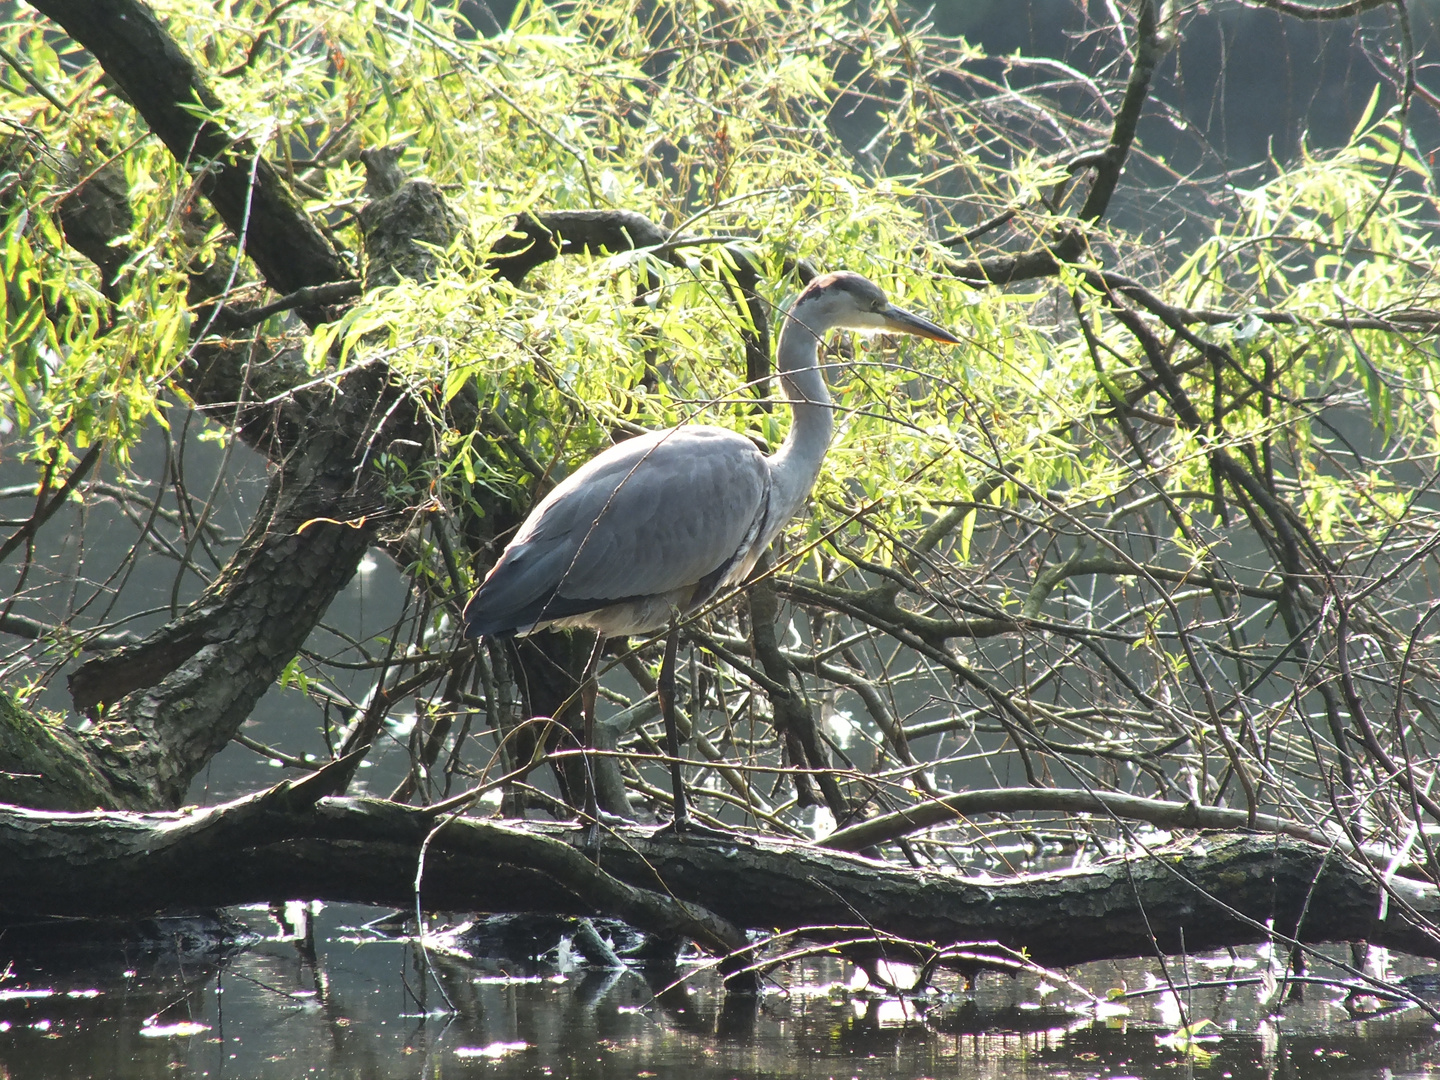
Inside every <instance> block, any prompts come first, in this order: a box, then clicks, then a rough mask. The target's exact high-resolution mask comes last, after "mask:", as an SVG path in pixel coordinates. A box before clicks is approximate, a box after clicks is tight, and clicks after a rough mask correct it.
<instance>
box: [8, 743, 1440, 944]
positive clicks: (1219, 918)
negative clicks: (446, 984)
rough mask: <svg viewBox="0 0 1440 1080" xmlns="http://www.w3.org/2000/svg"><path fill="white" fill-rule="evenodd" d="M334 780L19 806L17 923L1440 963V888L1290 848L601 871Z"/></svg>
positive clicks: (567, 840)
mask: <svg viewBox="0 0 1440 1080" xmlns="http://www.w3.org/2000/svg"><path fill="white" fill-rule="evenodd" d="M332 768H333V767H332ZM326 777H327V772H326V771H322V772H321V773H318V774H316V775H315V776H312V777H310V778H308V779H307V780H303V781H299V782H297V783H290V784H282V785H280V786H279V787H277V788H274V789H272V790H270V791H268V792H265V793H262V794H260V795H256V796H250V797H248V798H246V799H241V800H238V801H237V802H233V803H228V804H226V805H224V806H219V807H212V808H209V809H198V810H192V811H185V812H180V813H167V814H111V813H99V812H97V813H90V814H56V813H46V812H42V811H37V810H24V809H19V808H13V807H0V912H3V913H4V915H5V916H6V917H10V918H15V917H21V916H24V915H28V914H34V913H47V914H61V915H75V916H105V917H115V916H136V917H138V916H148V915H152V914H155V913H157V912H173V911H176V910H181V909H185V908H191V907H199V906H217V905H218V906H223V905H231V904H241V903H251V902H257V901H273V900H282V899H325V900H331V901H349V902H359V903H372V904H386V905H394V906H398V907H407V908H408V907H410V906H412V905H413V904H414V902H415V893H414V889H415V882H416V880H417V877H418V879H419V880H420V882H421V884H420V893H421V900H422V903H423V905H424V907H425V908H427V909H428V910H432V911H435V910H440V911H461V910H463V911H489V912H538V913H554V914H565V915H605V916H610V917H615V918H620V919H624V920H625V921H627V922H630V923H631V924H632V925H634V926H636V927H637V928H639V929H642V930H647V931H651V932H654V933H659V934H671V935H673V934H676V933H680V934H683V935H685V936H687V937H690V938H692V939H694V940H696V941H697V942H698V943H699V944H701V945H702V946H703V947H704V948H706V949H707V950H708V951H710V952H712V953H728V952H734V951H735V950H737V949H743V948H744V946H745V940H744V938H743V937H742V936H741V935H740V933H739V931H740V930H752V931H766V932H768V931H781V932H798V933H800V934H801V935H802V936H804V937H807V938H809V939H811V940H817V941H822V942H826V941H829V942H835V941H841V940H843V941H847V942H855V941H857V940H858V939H870V940H871V941H872V942H873V943H874V945H875V946H876V947H877V948H878V946H879V944H880V943H881V939H891V940H888V941H887V942H886V945H885V947H886V949H887V950H888V951H889V954H890V955H892V956H894V955H895V954H896V950H897V949H899V950H900V952H901V953H907V952H908V953H912V954H913V955H915V956H916V958H920V957H922V956H923V954H924V951H925V949H926V948H944V947H946V946H950V945H955V944H958V943H963V942H989V941H993V942H998V943H999V944H1001V945H1003V946H1006V947H1008V948H1011V949H1024V950H1025V951H1026V953H1027V955H1028V956H1029V957H1030V958H1031V959H1032V960H1034V961H1036V962H1037V963H1040V964H1044V965H1047V966H1068V965H1071V964H1078V963H1084V962H1088V961H1094V960H1102V959H1113V958H1118V957H1126V956H1146V955H1155V954H1156V953H1176V952H1180V951H1191V952H1203V951H1207V950H1212V949H1218V948H1223V947H1227V946H1237V945H1245V944H1254V943H1257V942H1261V941H1265V940H1269V939H1271V930H1270V929H1269V928H1270V927H1273V931H1274V933H1275V934H1278V935H1279V938H1280V941H1281V943H1282V944H1284V943H1286V941H1287V939H1292V938H1293V939H1298V940H1300V941H1303V942H1309V943H1321V942H1333V941H1356V940H1365V941H1369V942H1372V943H1374V944H1378V945H1383V946H1385V947H1387V948H1393V949H1400V950H1404V951H1407V952H1410V953H1415V954H1418V955H1423V956H1440V941H1437V940H1436V938H1435V936H1434V935H1433V934H1432V933H1431V932H1430V931H1429V930H1428V929H1427V928H1426V926H1425V925H1424V924H1425V920H1427V919H1429V920H1434V919H1436V918H1440V890H1437V889H1436V888H1435V887H1434V886H1432V885H1428V884H1422V883H1418V882H1413V881H1408V880H1403V879H1397V880H1395V881H1393V882H1391V883H1390V886H1389V889H1390V902H1389V905H1388V915H1387V917H1386V918H1384V919H1381V918H1378V916H1377V913H1378V912H1379V910H1380V900H1381V889H1380V887H1379V885H1378V884H1377V880H1376V877H1375V876H1374V875H1373V874H1372V873H1371V872H1370V871H1369V870H1368V869H1367V868H1365V867H1364V866H1362V865H1360V864H1358V863H1356V862H1354V861H1352V860H1350V859H1348V858H1347V857H1345V856H1343V855H1341V854H1339V853H1338V852H1335V851H1327V850H1326V849H1324V848H1321V847H1317V846H1315V845H1312V844H1306V843H1302V842H1299V841H1295V840H1291V839H1289V838H1284V837H1276V836H1258V835H1220V836H1204V837H1199V838H1191V839H1189V840H1187V841H1184V842H1183V843H1178V844H1176V845H1174V846H1172V847H1169V848H1167V849H1165V850H1163V851H1160V852H1156V853H1155V854H1154V855H1153V856H1152V857H1145V858H1135V859H1128V860H1121V861H1112V862H1108V863H1104V864H1101V865H1097V866H1091V867H1086V868H1084V869H1077V870H1065V871H1058V872H1050V873H1037V874H1030V875H1021V876H1018V877H1016V878H1014V879H1011V880H1007V881H995V880H993V879H989V878H986V879H984V880H976V879H967V878H965V877H961V876H957V875H954V874H949V873H939V872H935V871H929V870H911V869H906V868H898V867H895V866H892V865H889V864H886V863H881V862H876V861H873V860H870V859H865V858H861V857H859V856H856V855H849V854H843V853H839V852H830V851H822V850H819V849H817V848H814V847H812V846H810V845H806V844H802V843H795V842H790V841H782V840H778V839H774V838H768V837H767V838H760V837H752V836H740V835H736V836H735V837H733V838H729V839H723V840H718V839H709V838H697V837H692V836H681V837H677V836H675V835H673V834H670V833H668V832H665V831H661V832H655V831H652V830H646V829H641V828H625V829H623V830H619V831H618V832H612V833H610V834H609V835H607V837H606V839H605V841H604V844H603V848H602V850H601V852H600V854H599V857H598V859H596V861H594V862H592V861H591V860H590V858H589V857H588V855H587V854H586V853H585V852H584V851H583V850H582V848H583V843H584V841H583V839H582V837H581V834H580V833H578V832H576V831H573V830H567V829H566V828H564V827H563V826H548V827H547V826H540V825H535V824H533V823H527V824H523V825H517V824H509V823H507V824H501V823H498V822H494V821H484V820H478V819H475V818H461V817H455V816H452V815H453V810H442V809H438V808H430V809H417V808H413V807H406V806H401V805H398V804H396V803H390V802H383V801H379V800H373V799H354V798H332V797H328V792H329V790H330V781H328V780H327V779H326ZM427 841H428V843H427ZM422 846H423V847H424V855H423V870H422V872H420V873H419V874H418V875H417V867H418V866H420V860H421V858H422V855H421V851H422ZM896 939H899V941H898V943H897V940H896ZM905 943H909V944H908V945H907V944H905ZM860 948H861V950H862V951H864V948H865V946H864V944H863V943H862V945H861V946H860Z"/></svg>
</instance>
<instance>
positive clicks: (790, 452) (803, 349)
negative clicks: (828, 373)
mask: <svg viewBox="0 0 1440 1080" xmlns="http://www.w3.org/2000/svg"><path fill="white" fill-rule="evenodd" d="M826 329H827V328H826V327H812V326H809V325H807V324H806V323H804V322H802V321H800V319H799V318H797V317H796V315H795V312H794V311H793V310H792V311H791V313H790V317H789V318H787V319H786V320H785V324H784V326H783V327H782V328H781V330H780V343H779V345H777V346H776V349H775V361H776V364H775V366H776V367H777V368H779V372H780V385H781V386H782V387H783V388H784V390H785V396H786V398H787V399H788V400H789V401H790V408H791V410H792V411H793V413H794V421H793V422H792V423H791V425H790V434H789V435H787V436H785V441H784V442H783V443H781V445H780V449H779V450H777V451H776V452H775V456H774V457H773V458H771V462H772V464H773V466H774V468H773V470H772V477H773V479H774V483H775V488H774V490H773V491H772V492H771V500H772V502H771V505H772V506H773V507H774V509H775V511H776V513H775V516H774V517H773V518H772V520H778V522H779V523H780V524H781V525H783V524H784V523H785V522H786V521H789V520H790V518H791V517H792V516H793V515H794V513H795V511H797V510H799V509H800V505H801V503H803V502H804V501H805V497H806V496H807V495H809V494H810V489H811V488H812V487H813V486H814V484H815V477H817V476H818V475H819V474H820V463H821V462H822V461H824V460H825V451H826V450H827V449H828V448H829V446H830V434H831V432H832V431H833V430H834V429H835V418H834V413H833V411H832V409H831V404H830V391H829V390H828V389H827V388H826V386H825V376H824V375H822V374H821V373H820V368H819V353H820V349H819V346H820V342H821V339H822V337H823V336H824V333H825V330H826Z"/></svg>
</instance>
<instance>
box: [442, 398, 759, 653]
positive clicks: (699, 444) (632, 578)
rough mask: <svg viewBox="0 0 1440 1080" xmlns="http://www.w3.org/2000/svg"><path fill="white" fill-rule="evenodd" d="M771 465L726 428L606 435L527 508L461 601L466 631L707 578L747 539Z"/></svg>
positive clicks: (512, 624) (496, 627) (564, 612)
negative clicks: (609, 442) (607, 441)
mask: <svg viewBox="0 0 1440 1080" xmlns="http://www.w3.org/2000/svg"><path fill="white" fill-rule="evenodd" d="M769 468H770V466H769V463H768V462H767V461H766V459H765V457H764V455H762V454H761V453H760V451H759V450H758V449H756V448H755V446H754V445H753V444H751V443H750V441H749V440H748V439H745V438H744V437H743V436H740V435H737V434H735V433H734V432H732V431H726V430H725V429H723V428H713V427H705V426H699V425H696V426H690V427H683V428H675V429H671V430H668V431H660V432H655V433H653V434H649V435H642V436H639V437H637V438H634V439H630V440H628V441H626V442H623V443H621V444H620V445H618V446H615V447H612V448H611V449H609V450H607V451H605V453H603V454H601V455H600V456H599V457H596V458H594V459H593V460H592V461H590V462H589V463H588V464H586V465H585V466H584V467H583V468H581V469H579V470H577V471H576V472H575V473H573V474H571V475H570V476H569V477H568V478H566V480H565V481H564V482H563V483H561V484H560V485H558V486H557V487H556V488H555V490H554V491H552V492H551V493H550V494H549V495H548V496H546V497H545V499H544V500H543V501H542V502H541V503H540V505H539V506H537V507H536V508H535V510H534V511H533V512H532V513H531V515H530V517H529V518H527V519H526V521H525V524H524V525H523V526H522V527H521V529H520V532H519V533H517V534H516V536H515V539H514V540H513V541H511V544H510V546H509V547H508V548H507V549H506V550H505V554H504V555H503V556H502V557H501V559H500V562H499V563H497V564H496V566H495V568H494V570H492V571H491V573H490V576H489V577H488V578H486V580H485V582H484V584H483V585H482V586H481V588H480V590H479V591H478V592H477V593H476V594H475V597H474V598H473V599H472V600H471V603H470V605H469V607H467V609H466V621H467V623H468V624H469V632H470V633H472V634H484V633H494V632H497V631H498V630H501V629H517V628H518V629H525V628H526V627H527V623H526V622H523V621H515V622H510V620H511V619H512V618H513V619H517V620H524V619H527V618H528V620H529V622H531V623H533V622H534V621H536V619H537V617H538V618H540V619H542V620H543V619H545V618H547V617H548V618H554V617H559V616H561V615H568V614H575V613H579V612H583V611H588V610H592V609H594V608H599V607H602V606H604V605H605V604H607V603H610V602H615V601H621V600H628V599H632V598H636V597H644V596H657V595H662V594H665V593H669V592H671V591H673V590H677V589H682V588H684V587H686V586H690V585H694V584H696V583H698V582H700V581H702V580H704V579H707V578H709V577H710V576H711V575H713V574H715V573H716V572H717V571H718V570H720V569H721V568H722V567H725V566H726V565H727V564H729V563H731V562H732V561H733V560H734V559H735V557H736V555H737V554H743V553H741V552H740V551H739V549H740V548H741V547H743V546H746V543H747V540H749V541H750V542H752V543H753V540H754V537H755V535H756V534H757V531H758V530H757V529H756V528H755V525H756V522H757V519H758V517H759V515H760V514H761V513H762V512H763V510H764V508H765V504H766V500H767V496H768V492H769V485H770V476H769ZM542 610H543V614H542V613H541V612H542ZM506 622H509V625H505V626H500V625H499V624H502V623H506Z"/></svg>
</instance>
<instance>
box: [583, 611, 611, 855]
mask: <svg viewBox="0 0 1440 1080" xmlns="http://www.w3.org/2000/svg"><path fill="white" fill-rule="evenodd" d="M604 649H605V635H604V634H596V635H595V648H594V650H593V651H592V652H591V653H590V659H589V660H587V661H586V662H585V673H584V674H583V675H582V676H581V677H580V715H581V716H582V717H583V718H584V721H585V745H584V747H583V748H582V749H584V750H585V751H587V753H586V754H585V755H584V757H583V758H582V759H581V764H582V766H583V768H584V771H585V817H586V819H587V820H588V822H589V824H590V827H591V828H599V822H600V807H599V804H598V803H597V801H596V797H595V770H594V768H593V767H592V765H591V762H590V755H589V753H588V751H590V750H593V749H595V695H596V694H597V693H598V692H599V689H600V678H599V671H600V654H601V653H602V652H603V651H604ZM596 839H597V840H598V836H597V837H596Z"/></svg>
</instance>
